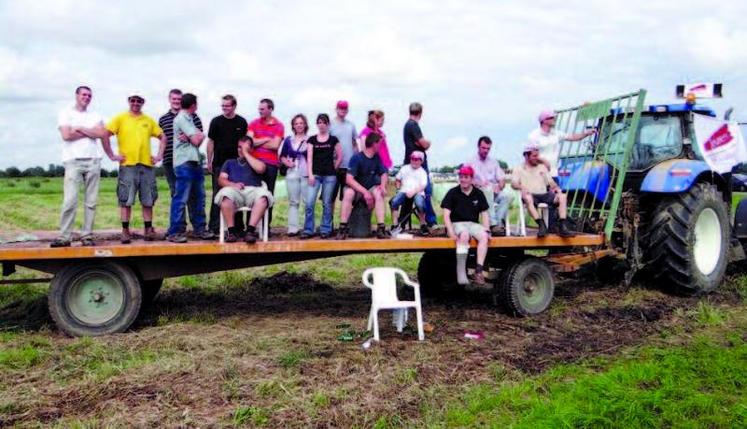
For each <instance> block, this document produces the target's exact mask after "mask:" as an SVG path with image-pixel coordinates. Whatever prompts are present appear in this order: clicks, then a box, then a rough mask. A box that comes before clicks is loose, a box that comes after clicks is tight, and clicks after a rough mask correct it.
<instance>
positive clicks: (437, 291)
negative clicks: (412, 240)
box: [418, 252, 464, 299]
mask: <svg viewBox="0 0 747 429" xmlns="http://www.w3.org/2000/svg"><path fill="white" fill-rule="evenodd" d="M418 282H419V283H420V293H421V294H422V295H423V297H427V298H435V299H443V298H447V297H448V296H453V295H455V294H456V293H459V292H461V291H463V290H464V287H463V286H460V285H459V284H457V278H456V256H455V255H454V252H450V253H446V252H425V253H423V256H422V257H421V258H420V263H418Z"/></svg>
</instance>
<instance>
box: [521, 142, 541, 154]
mask: <svg viewBox="0 0 747 429" xmlns="http://www.w3.org/2000/svg"><path fill="white" fill-rule="evenodd" d="M535 150H539V146H538V145H537V143H534V142H526V143H524V150H523V151H522V153H527V152H534V151H535Z"/></svg>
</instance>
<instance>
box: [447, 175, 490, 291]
mask: <svg viewBox="0 0 747 429" xmlns="http://www.w3.org/2000/svg"><path fill="white" fill-rule="evenodd" d="M474 176H475V170H474V169H473V168H472V167H471V166H469V165H466V164H465V165H462V166H461V167H460V168H459V186H455V187H453V188H451V189H449V192H447V193H446V196H445V197H444V199H443V201H441V208H442V209H444V224H445V225H446V231H447V233H448V234H449V238H452V239H454V240H456V243H457V251H458V250H459V248H460V247H463V248H464V247H469V240H470V237H472V238H474V239H475V240H477V266H476V267H475V275H474V277H473V279H472V281H473V282H475V283H477V284H484V283H485V278H484V277H483V274H482V272H483V264H485V258H486V257H487V255H488V241H489V239H490V220H489V218H488V209H489V208H490V206H489V205H488V200H487V199H486V198H485V194H484V193H483V192H482V191H480V190H479V189H477V188H475V187H474V186H472V179H473V178H474Z"/></svg>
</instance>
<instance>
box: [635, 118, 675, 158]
mask: <svg viewBox="0 0 747 429" xmlns="http://www.w3.org/2000/svg"><path fill="white" fill-rule="evenodd" d="M681 152H682V129H681V128H680V119H679V117H676V116H642V117H641V121H640V125H639V126H638V132H637V133H636V141H635V146H634V147H633V152H632V154H631V159H630V166H629V168H630V169H631V170H643V169H646V168H649V167H652V166H654V165H655V164H658V163H660V162H661V161H665V160H667V159H671V158H674V157H676V156H678V155H679V154H680V153H681Z"/></svg>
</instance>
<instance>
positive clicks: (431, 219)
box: [423, 162, 438, 225]
mask: <svg viewBox="0 0 747 429" xmlns="http://www.w3.org/2000/svg"><path fill="white" fill-rule="evenodd" d="M423 168H425V172H426V173H428V184H427V185H425V223H427V224H428V225H435V224H436V223H437V221H438V218H437V217H436V211H435V210H433V203H432V202H431V195H433V182H431V175H430V172H429V171H428V163H426V162H424V163H423Z"/></svg>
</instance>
